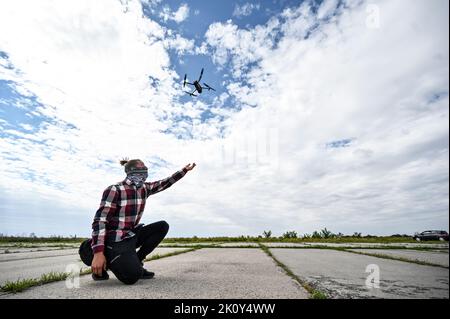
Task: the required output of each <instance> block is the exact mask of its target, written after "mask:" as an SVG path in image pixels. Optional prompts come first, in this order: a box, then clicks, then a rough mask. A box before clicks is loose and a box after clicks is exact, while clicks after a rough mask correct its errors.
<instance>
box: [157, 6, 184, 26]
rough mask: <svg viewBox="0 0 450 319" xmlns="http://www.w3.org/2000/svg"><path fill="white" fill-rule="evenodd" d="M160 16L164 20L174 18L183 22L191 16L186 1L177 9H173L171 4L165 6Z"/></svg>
mask: <svg viewBox="0 0 450 319" xmlns="http://www.w3.org/2000/svg"><path fill="white" fill-rule="evenodd" d="M159 16H160V17H161V18H162V19H163V20H164V21H168V20H173V21H175V22H176V23H181V22H183V21H184V20H186V19H187V18H188V17H189V6H188V5H187V4H186V3H183V4H182V5H180V7H179V8H178V10H177V11H174V12H173V11H171V10H170V7H169V6H165V7H164V8H163V10H162V12H160V14H159Z"/></svg>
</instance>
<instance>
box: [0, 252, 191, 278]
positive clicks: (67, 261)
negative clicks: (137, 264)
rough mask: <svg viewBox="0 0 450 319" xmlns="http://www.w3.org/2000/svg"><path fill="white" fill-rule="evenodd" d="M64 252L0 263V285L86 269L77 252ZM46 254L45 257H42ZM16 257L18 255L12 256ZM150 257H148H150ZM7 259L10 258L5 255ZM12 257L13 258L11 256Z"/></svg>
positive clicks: (28, 254) (27, 255)
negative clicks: (70, 270) (75, 269)
mask: <svg viewBox="0 0 450 319" xmlns="http://www.w3.org/2000/svg"><path fill="white" fill-rule="evenodd" d="M179 250H185V248H156V249H155V250H154V251H153V252H152V254H151V255H153V254H167V253H170V252H174V251H179ZM63 252H64V250H61V251H56V252H54V251H52V253H58V254H55V255H51V256H49V255H48V254H49V252H31V253H23V256H22V257H30V255H35V256H36V254H37V253H38V254H41V255H43V257H41V258H26V259H13V260H5V261H1V262H0V285H1V284H4V283H5V282H6V281H16V280H18V279H28V278H38V277H40V276H41V275H42V274H46V273H49V272H65V271H66V267H67V266H68V265H71V264H74V265H77V266H79V267H80V268H88V267H87V266H86V265H84V264H83V263H82V262H81V261H80V256H79V255H78V250H71V253H70V254H67V255H62V253H63ZM44 254H46V255H44ZM14 255H18V254H14ZM151 255H150V256H151ZM6 256H7V257H10V256H12V254H11V255H9V254H8V255H6ZM13 257H14V256H13Z"/></svg>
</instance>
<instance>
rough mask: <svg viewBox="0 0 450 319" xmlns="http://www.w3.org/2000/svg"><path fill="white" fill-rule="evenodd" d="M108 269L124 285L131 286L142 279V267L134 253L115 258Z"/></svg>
mask: <svg viewBox="0 0 450 319" xmlns="http://www.w3.org/2000/svg"><path fill="white" fill-rule="evenodd" d="M109 269H111V271H112V272H113V273H114V275H115V276H116V277H117V279H119V280H120V281H121V282H123V283H124V284H126V285H133V284H135V283H136V282H137V281H138V280H139V279H140V278H141V277H142V265H141V262H140V261H139V259H138V258H137V255H136V252H134V251H133V252H131V253H123V254H121V255H119V256H117V257H116V258H115V259H114V260H113V262H112V263H111V264H110V266H109Z"/></svg>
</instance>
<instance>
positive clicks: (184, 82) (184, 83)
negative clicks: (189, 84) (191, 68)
mask: <svg viewBox="0 0 450 319" xmlns="http://www.w3.org/2000/svg"><path fill="white" fill-rule="evenodd" d="M186 77H187V74H185V75H184V81H183V87H185V86H186Z"/></svg>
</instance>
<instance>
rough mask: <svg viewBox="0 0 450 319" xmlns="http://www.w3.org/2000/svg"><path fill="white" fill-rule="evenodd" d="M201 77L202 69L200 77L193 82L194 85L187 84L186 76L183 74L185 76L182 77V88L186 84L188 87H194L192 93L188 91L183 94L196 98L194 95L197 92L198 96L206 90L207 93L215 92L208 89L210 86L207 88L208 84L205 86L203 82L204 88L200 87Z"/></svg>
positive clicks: (210, 88)
mask: <svg viewBox="0 0 450 319" xmlns="http://www.w3.org/2000/svg"><path fill="white" fill-rule="evenodd" d="M202 76H203V69H202V70H201V71H200V77H199V78H198V80H197V81H194V83H189V82H186V77H187V74H185V75H184V81H183V87H185V86H186V84H189V85H193V86H194V87H195V89H194V91H192V92H188V91H184V92H185V93H186V94H189V95H190V96H197V94H195V92H198V94H201V93H202V91H203V90H208V91H211V90H213V91H215V89H213V88H212V87H210V86H209V85H208V84H206V83H205V82H203V85H204V86H202V85H201V84H200V80H201V79H202Z"/></svg>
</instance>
